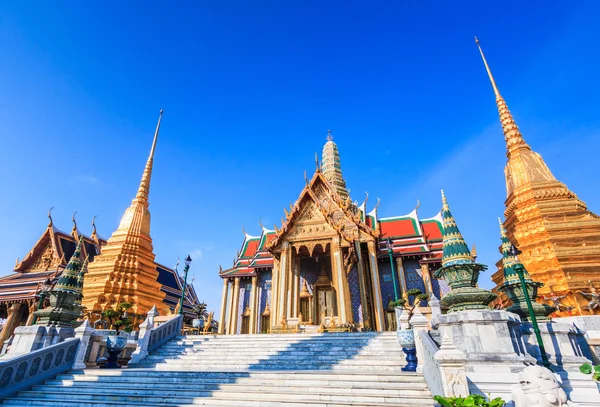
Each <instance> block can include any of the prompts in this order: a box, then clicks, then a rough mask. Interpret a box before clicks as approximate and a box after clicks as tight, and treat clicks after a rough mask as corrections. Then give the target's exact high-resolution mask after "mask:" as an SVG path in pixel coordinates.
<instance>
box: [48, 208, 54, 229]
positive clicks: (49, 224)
mask: <svg viewBox="0 0 600 407" xmlns="http://www.w3.org/2000/svg"><path fill="white" fill-rule="evenodd" d="M52 209H54V206H53V207H52V208H50V209H48V219H49V220H48V227H49V228H51V227H52V225H53V222H52Z"/></svg>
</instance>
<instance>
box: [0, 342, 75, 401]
mask: <svg viewBox="0 0 600 407" xmlns="http://www.w3.org/2000/svg"><path fill="white" fill-rule="evenodd" d="M78 345H79V338H72V339H67V340H65V341H64V342H60V343H57V344H54V345H50V346H48V347H45V348H42V349H38V350H35V351H33V352H30V353H27V354H24V355H21V356H17V357H14V358H12V359H9V360H7V361H0V400H2V399H4V398H6V397H10V396H12V395H15V394H17V393H18V392H19V391H20V390H23V389H25V388H27V387H30V386H32V385H34V384H38V383H41V382H43V381H44V380H46V379H49V378H51V377H53V376H55V375H57V374H59V373H62V372H65V371H67V370H69V369H71V366H72V365H73V362H74V360H75V355H76V352H77V346H78Z"/></svg>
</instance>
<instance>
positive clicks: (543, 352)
mask: <svg viewBox="0 0 600 407" xmlns="http://www.w3.org/2000/svg"><path fill="white" fill-rule="evenodd" d="M510 254H512V255H513V256H515V257H517V256H518V255H519V254H521V251H520V250H519V249H517V248H516V246H515V245H514V244H511V247H510ZM514 269H515V271H516V272H517V275H518V276H519V281H520V282H521V289H522V290H523V295H524V296H525V302H527V310H528V311H529V318H530V319H531V325H533V332H534V333H535V338H536V339H537V342H538V345H539V347H540V353H541V356H542V365H544V366H545V367H547V368H550V367H551V366H552V365H551V364H550V361H548V355H546V348H545V347H544V342H543V341H542V335H541V333H540V327H539V326H538V323H537V318H536V317H535V313H534V312H533V306H532V305H531V297H530V296H529V291H528V290H527V284H526V283H525V275H524V274H523V270H524V269H525V266H523V264H522V263H521V262H519V261H517V262H516V264H515V265H514Z"/></svg>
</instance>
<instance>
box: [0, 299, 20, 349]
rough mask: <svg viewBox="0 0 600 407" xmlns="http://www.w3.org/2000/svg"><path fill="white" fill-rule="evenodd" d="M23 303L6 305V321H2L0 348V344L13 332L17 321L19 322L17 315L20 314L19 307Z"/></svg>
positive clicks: (0, 347) (0, 346)
mask: <svg viewBox="0 0 600 407" xmlns="http://www.w3.org/2000/svg"><path fill="white" fill-rule="evenodd" d="M22 306H23V304H21V303H14V304H12V305H11V306H10V307H8V311H7V314H8V316H7V317H6V322H5V323H4V327H3V328H2V332H1V334H0V349H2V345H4V342H6V341H7V340H8V339H9V338H10V337H11V336H12V334H13V332H14V330H15V327H16V326H17V323H18V322H19V317H20V315H21V312H20V311H21V307H22Z"/></svg>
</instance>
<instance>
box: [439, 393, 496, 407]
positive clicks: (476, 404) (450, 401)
mask: <svg viewBox="0 0 600 407" xmlns="http://www.w3.org/2000/svg"><path fill="white" fill-rule="evenodd" d="M433 399H434V400H435V401H437V402H438V404H439V405H440V406H443V407H503V406H505V405H506V402H505V401H504V400H502V399H501V398H500V397H496V398H495V399H493V400H489V401H488V400H487V399H486V398H485V397H483V396H480V395H478V394H471V395H470V396H467V397H442V396H435V397H434V398H433Z"/></svg>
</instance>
